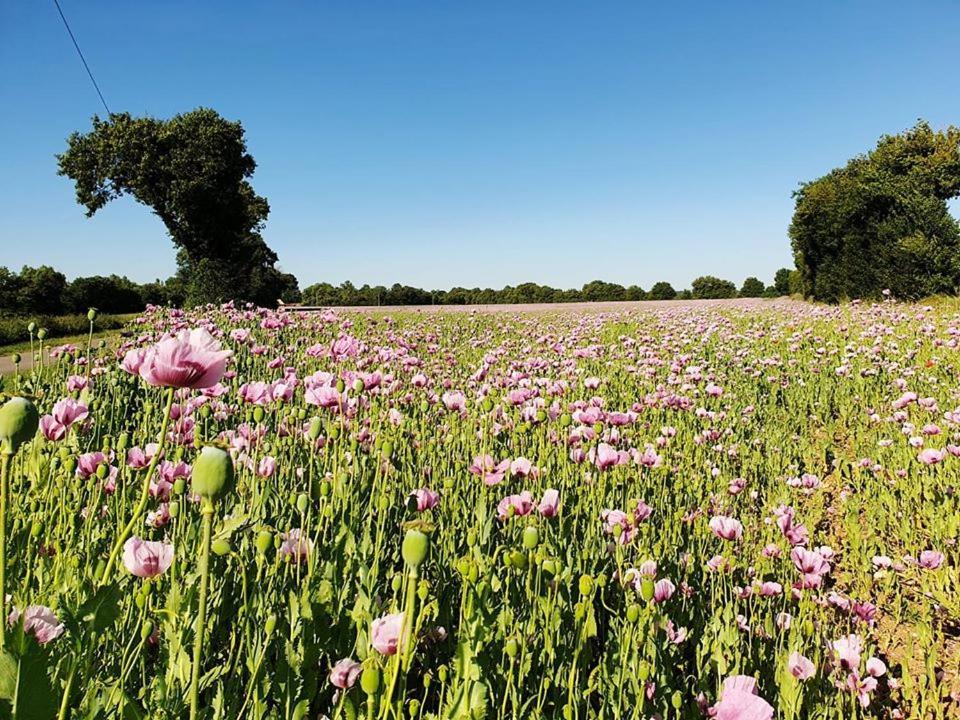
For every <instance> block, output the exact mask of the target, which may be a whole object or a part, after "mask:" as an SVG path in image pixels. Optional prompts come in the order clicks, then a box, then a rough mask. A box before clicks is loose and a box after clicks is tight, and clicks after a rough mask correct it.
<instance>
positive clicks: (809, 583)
mask: <svg viewBox="0 0 960 720" xmlns="http://www.w3.org/2000/svg"><path fill="white" fill-rule="evenodd" d="M790 559H791V560H792V561H793V564H794V566H795V567H796V568H797V570H799V571H800V572H802V573H803V585H804V587H807V588H814V587H820V581H821V578H822V576H824V575H826V574H827V573H828V572H830V563H828V562H827V561H826V560H825V559H824V557H823V555H821V554H820V553H819V552H817V551H816V550H807V549H806V548H802V547H795V548H794V549H793V550H791V551H790Z"/></svg>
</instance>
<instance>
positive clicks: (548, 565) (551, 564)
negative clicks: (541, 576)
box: [540, 558, 560, 577]
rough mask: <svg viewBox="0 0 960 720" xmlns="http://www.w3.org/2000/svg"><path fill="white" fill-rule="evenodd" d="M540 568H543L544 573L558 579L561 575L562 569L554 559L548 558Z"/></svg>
mask: <svg viewBox="0 0 960 720" xmlns="http://www.w3.org/2000/svg"><path fill="white" fill-rule="evenodd" d="M540 567H541V568H543V571H544V572H545V573H549V574H550V575H553V576H554V577H556V576H557V575H558V574H559V569H560V568H559V566H558V565H557V561H556V560H554V559H552V558H547V559H546V560H544V561H543V563H542V564H541V565H540Z"/></svg>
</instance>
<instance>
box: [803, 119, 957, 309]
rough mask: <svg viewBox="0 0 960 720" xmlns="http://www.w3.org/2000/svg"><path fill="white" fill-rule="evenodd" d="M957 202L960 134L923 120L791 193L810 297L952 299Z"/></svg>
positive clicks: (835, 299) (952, 129) (888, 136)
mask: <svg viewBox="0 0 960 720" xmlns="http://www.w3.org/2000/svg"><path fill="white" fill-rule="evenodd" d="M958 195H960V128H956V127H953V126H951V127H948V128H947V129H946V130H943V131H934V130H933V129H931V127H930V125H929V124H927V123H926V122H924V121H920V122H918V123H917V124H916V125H915V126H914V127H913V128H911V129H909V130H907V131H905V132H903V133H901V134H899V135H886V136H884V137H882V138H880V140H879V142H878V143H877V146H876V148H874V149H873V150H872V151H870V152H869V153H867V154H865V155H858V156H857V157H855V158H853V159H852V160H850V161H849V162H848V163H847V164H846V165H845V166H844V167H842V168H837V169H835V170H832V171H831V172H829V173H828V174H826V175H824V176H823V177H821V178H818V179H816V180H813V181H811V182H807V183H804V184H802V185H801V186H800V189H799V190H797V191H796V192H795V193H794V196H795V198H796V209H795V211H794V215H793V221H792V223H791V224H790V239H791V242H792V246H793V253H794V258H795V261H796V264H797V268H798V270H799V271H800V284H801V289H802V292H803V293H804V295H806V296H808V297H812V298H815V299H817V300H825V301H829V302H836V301H839V300H842V299H844V298H858V297H879V296H880V294H881V293H882V291H883V290H884V289H886V288H889V289H890V290H891V291H892V292H893V294H894V295H895V296H897V297H900V298H917V297H922V296H925V295H931V294H935V293H941V292H954V291H955V290H956V288H957V286H958V285H960V254H958V250H960V225H958V223H957V221H956V219H954V218H953V217H952V216H951V215H950V212H949V210H948V207H947V200H949V199H950V198H954V197H957V196H958Z"/></svg>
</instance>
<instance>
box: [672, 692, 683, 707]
mask: <svg viewBox="0 0 960 720" xmlns="http://www.w3.org/2000/svg"><path fill="white" fill-rule="evenodd" d="M670 704H671V705H673V709H674V710H679V709H680V708H682V707H683V693H681V692H680V691H679V690H674V691H673V695H672V696H671V697H670Z"/></svg>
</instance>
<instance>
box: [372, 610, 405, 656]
mask: <svg viewBox="0 0 960 720" xmlns="http://www.w3.org/2000/svg"><path fill="white" fill-rule="evenodd" d="M402 632H403V613H394V614H392V615H384V616H383V617H380V618H377V619H376V620H374V621H373V623H372V624H371V626H370V642H371V644H372V645H373V647H374V649H375V650H376V651H377V652H378V653H380V654H381V655H396V654H397V651H398V650H399V649H400V644H401V643H400V633H402Z"/></svg>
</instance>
